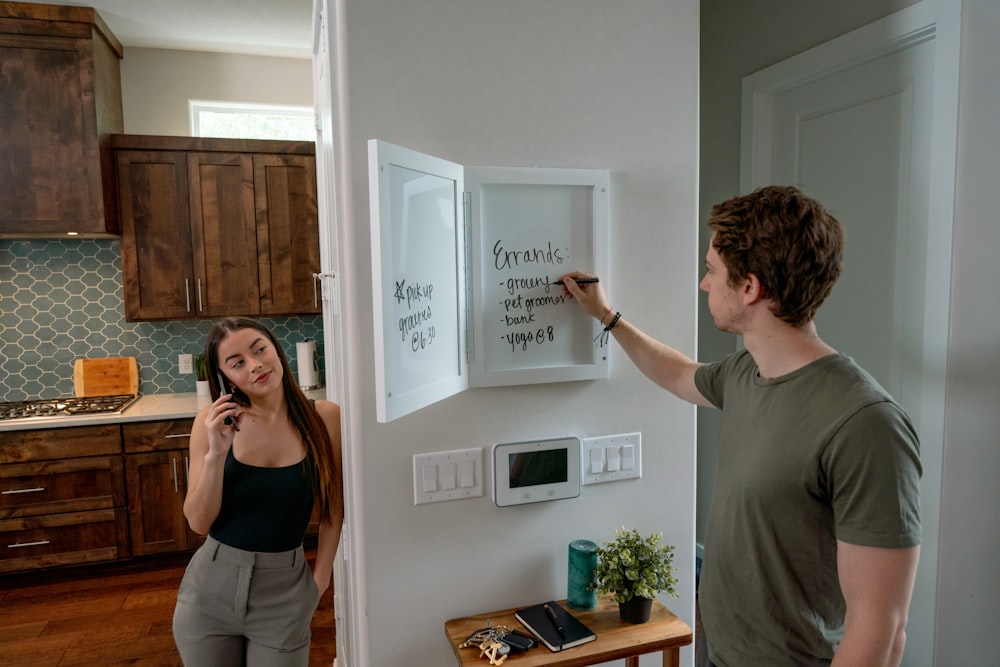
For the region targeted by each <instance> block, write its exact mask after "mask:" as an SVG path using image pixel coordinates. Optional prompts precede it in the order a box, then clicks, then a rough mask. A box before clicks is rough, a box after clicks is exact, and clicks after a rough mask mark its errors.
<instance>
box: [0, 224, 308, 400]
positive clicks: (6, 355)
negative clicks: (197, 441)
mask: <svg viewBox="0 0 1000 667" xmlns="http://www.w3.org/2000/svg"><path fill="white" fill-rule="evenodd" d="M121 273H122V270H121V251H120V246H119V242H118V239H67V240H62V239H53V240H36V239H31V240H27V239H0V346H2V352H0V401H20V400H26V399H32V398H58V397H62V396H72V395H73V364H74V362H75V361H76V360H77V359H79V358H81V357H122V356H128V357H136V359H137V361H138V363H139V391H140V392H141V393H143V394H162V393H182V392H192V391H194V390H195V385H194V375H191V374H188V375H181V374H180V373H179V372H178V371H177V357H178V355H180V354H184V353H188V354H196V353H198V352H200V351H201V350H202V348H203V347H204V344H205V338H206V336H207V335H208V332H209V330H210V329H211V328H212V324H213V321H212V320H170V321H162V322H126V321H125V308H124V303H123V301H122V287H121V284H122V275H121ZM260 321H261V322H262V323H263V324H265V325H267V326H268V327H270V328H271V330H272V331H274V334H275V336H276V337H277V338H278V340H279V341H280V342H281V345H282V347H283V348H284V349H285V353H286V354H287V355H288V359H289V362H290V363H291V365H292V372H297V366H296V364H297V362H296V359H295V344H296V343H298V342H299V341H302V340H305V339H307V338H309V339H313V340H316V341H317V346H316V347H317V356H318V357H319V358H320V359H319V362H320V367H321V368H322V363H323V361H322V357H323V320H322V317H320V316H319V315H313V316H307V317H277V318H260Z"/></svg>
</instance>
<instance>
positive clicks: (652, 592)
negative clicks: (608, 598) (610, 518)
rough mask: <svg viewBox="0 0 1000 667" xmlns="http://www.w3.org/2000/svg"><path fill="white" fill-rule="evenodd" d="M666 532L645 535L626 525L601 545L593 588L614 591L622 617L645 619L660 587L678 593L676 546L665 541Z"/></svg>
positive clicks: (628, 619) (598, 549) (632, 619)
mask: <svg viewBox="0 0 1000 667" xmlns="http://www.w3.org/2000/svg"><path fill="white" fill-rule="evenodd" d="M662 540H663V535H662V533H653V534H652V535H649V536H648V537H642V536H641V535H640V534H639V531H637V530H635V529H634V528H633V529H632V530H626V529H625V527H624V526H622V527H621V528H620V529H619V530H617V531H615V537H614V539H612V540H608V541H606V542H604V543H603V544H602V545H601V546H599V547H597V549H596V552H597V569H596V570H594V581H593V583H592V584H591V586H590V588H591V590H596V591H598V592H601V593H610V594H611V595H612V596H613V597H614V599H615V601H616V602H618V611H619V613H620V614H621V617H622V620H624V621H627V622H629V623H645V622H646V621H648V620H649V614H650V610H651V608H652V605H653V599H654V598H655V597H656V594H657V593H658V592H660V591H664V592H667V593H670V595H672V596H674V597H677V590H676V586H677V580H676V579H675V578H674V547H673V545H668V544H661V541H662Z"/></svg>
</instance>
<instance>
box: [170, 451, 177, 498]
mask: <svg viewBox="0 0 1000 667" xmlns="http://www.w3.org/2000/svg"><path fill="white" fill-rule="evenodd" d="M170 462H171V463H173V464H174V493H177V459H176V458H175V457H173V456H171V457H170Z"/></svg>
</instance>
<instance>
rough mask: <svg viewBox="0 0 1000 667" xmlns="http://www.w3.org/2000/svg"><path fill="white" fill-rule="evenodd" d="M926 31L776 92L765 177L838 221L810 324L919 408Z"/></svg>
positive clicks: (928, 78) (928, 94)
mask: <svg viewBox="0 0 1000 667" xmlns="http://www.w3.org/2000/svg"><path fill="white" fill-rule="evenodd" d="M933 63H934V42H933V41H932V40H931V41H925V42H922V43H920V44H917V45H914V46H911V47H909V48H907V49H905V50H903V51H898V52H896V53H893V54H890V55H887V56H884V57H882V58H879V59H877V60H873V61H870V62H868V63H865V64H863V65H859V66H857V67H853V68H851V69H849V70H847V71H845V72H840V73H838V74H835V75H832V76H828V77H824V78H822V79H819V80H815V81H810V82H809V83H806V84H804V85H801V86H797V87H795V88H793V89H791V90H789V91H787V92H785V93H782V94H780V95H776V96H775V97H774V102H773V103H774V106H773V109H774V113H773V116H772V122H773V127H774V131H773V135H772V136H773V153H772V155H773V157H772V169H771V175H770V181H771V182H773V183H787V184H794V185H797V186H798V187H800V188H801V189H802V190H803V191H804V192H806V194H808V195H810V196H813V197H815V198H816V199H818V200H819V201H821V202H823V203H824V204H825V205H826V206H827V207H828V208H829V209H830V210H831V213H833V215H834V216H836V217H837V219H838V220H840V221H841V223H842V224H843V225H844V227H845V228H846V230H847V251H846V254H845V257H844V272H843V275H842V277H841V279H840V280H839V281H838V283H837V285H836V287H834V290H833V293H832V294H831V295H830V298H829V300H828V301H827V303H825V304H824V305H823V307H822V308H821V309H820V311H819V314H818V316H817V318H816V326H817V328H818V329H819V332H820V335H821V336H822V337H823V339H824V340H826V341H827V342H828V343H830V344H831V345H832V346H833V347H834V348H836V349H838V350H841V351H843V352H845V353H847V354H849V355H851V356H853V357H854V358H855V359H856V360H857V361H858V363H860V364H861V365H862V366H863V367H864V368H866V369H867V370H868V371H869V372H870V373H872V375H874V376H875V378H876V379H877V380H878V381H879V382H880V383H881V384H882V385H883V386H884V387H885V388H886V389H888V390H889V392H890V393H891V394H892V395H893V396H895V397H896V399H897V400H899V401H900V402H901V404H902V405H903V406H904V408H906V410H907V411H908V412H909V414H910V416H911V418H913V419H914V420H917V419H919V412H920V401H919V392H920V376H921V366H922V358H921V357H922V354H921V349H922V347H923V319H924V305H925V304H924V301H923V293H924V290H923V286H924V283H925V281H926V279H927V276H926V270H925V265H926V262H925V256H926V254H927V197H928V182H927V178H928V171H927V165H928V163H929V156H930V121H931V98H932V95H933V92H934V90H933V89H934V85H933V84H934V81H933V71H934V69H933Z"/></svg>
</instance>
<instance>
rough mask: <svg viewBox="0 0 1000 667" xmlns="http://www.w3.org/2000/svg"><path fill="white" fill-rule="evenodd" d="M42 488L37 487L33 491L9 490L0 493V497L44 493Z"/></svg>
mask: <svg viewBox="0 0 1000 667" xmlns="http://www.w3.org/2000/svg"><path fill="white" fill-rule="evenodd" d="M44 490H45V487H44V486H37V487H35V488H34V489H11V490H9V491H0V495H3V496H10V495H13V494H15V493H38V492H39V491H44Z"/></svg>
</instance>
